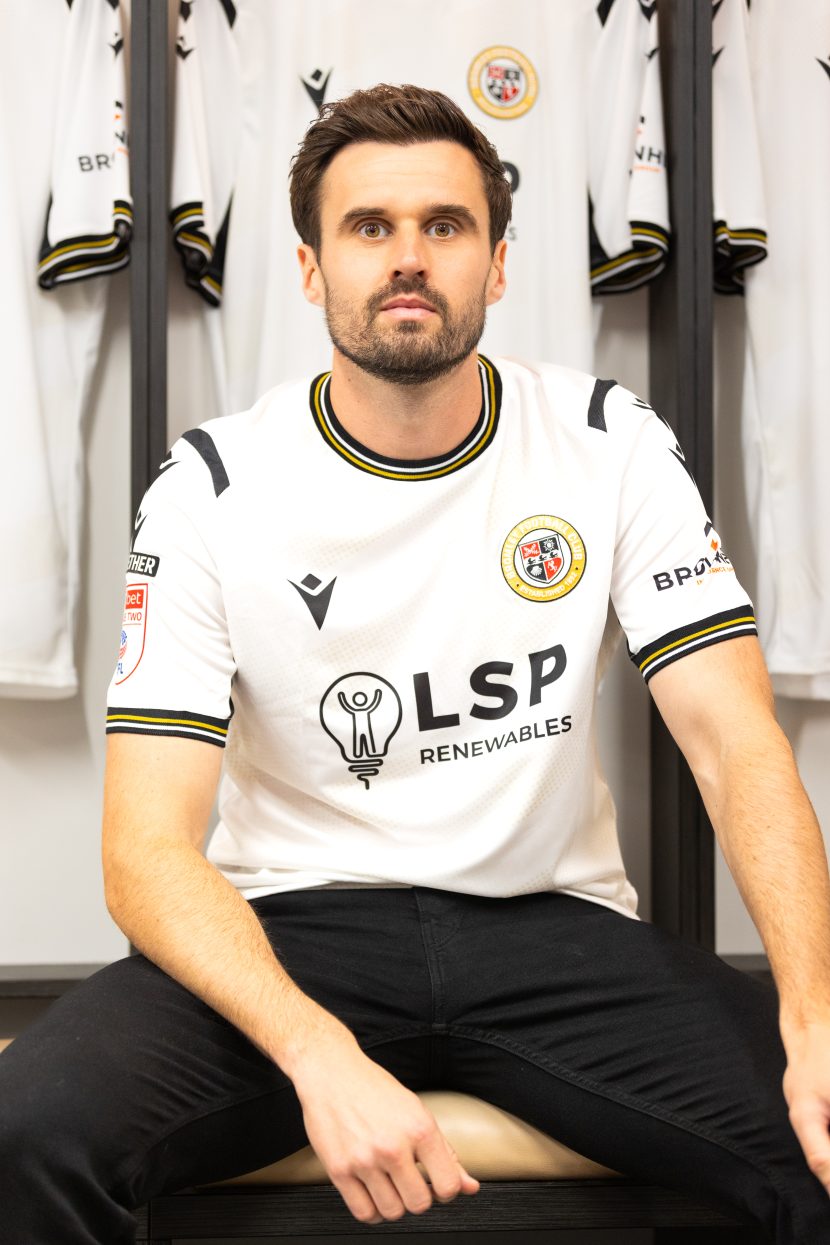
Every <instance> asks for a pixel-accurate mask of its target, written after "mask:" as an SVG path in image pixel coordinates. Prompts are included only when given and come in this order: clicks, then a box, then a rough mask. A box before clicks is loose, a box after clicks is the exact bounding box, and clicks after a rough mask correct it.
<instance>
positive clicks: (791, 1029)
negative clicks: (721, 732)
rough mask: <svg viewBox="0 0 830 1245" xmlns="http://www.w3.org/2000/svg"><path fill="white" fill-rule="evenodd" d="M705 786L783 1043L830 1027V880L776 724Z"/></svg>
mask: <svg viewBox="0 0 830 1245" xmlns="http://www.w3.org/2000/svg"><path fill="white" fill-rule="evenodd" d="M713 779H714V781H713V782H712V783H707V782H706V780H705V778H704V779H702V780H700V779H699V781H700V786H701V791H702V792H703V797H704V800H705V802H706V805H707V808H708V810H709V814H710V816H711V818H712V822H713V825H714V826H715V830H716V832H717V835H718V840H719V842H720V844H721V847H722V849H723V853H724V856H725V857H726V861H727V864H728V865H729V867H730V869H731V871H732V873H733V875H734V877H735V879H736V881H737V884H738V886H739V888H740V891H741V894H742V896H743V898H744V902H745V903H746V905H747V908H748V909H749V912H750V914H751V916H752V918H753V920H754V922H755V924H756V926H757V927H758V930H759V932H760V934H761V937H762V939H763V942H764V946H765V948H766V950H767V955H768V957H769V961H770V966H771V968H772V971H773V975H774V977H775V980H776V984H777V986H778V991H779V995H780V1000H781V1030H782V1036H783V1038H784V1041H785V1044H787V1043H788V1042H790V1041H791V1040H792V1038H793V1037H794V1036H795V1035H796V1034H797V1033H798V1032H799V1031H800V1030H803V1028H804V1027H805V1025H807V1024H810V1023H825V1024H826V1023H828V1022H830V880H828V872H827V860H826V854H825V849H824V843H823V840H822V836H821V831H820V829H819V826H818V823H817V821H816V817H815V813H814V812H813V809H812V807H811V805H810V802H809V800H808V798H807V794H806V792H805V791H804V788H803V786H802V784H801V780H800V778H799V776H798V771H797V769H796V765H795V761H794V758H793V755H792V750H791V749H790V746H789V744H788V742H787V740H786V738H785V737H784V735H783V733H782V732H781V730H780V728H779V727H778V725H777V724H776V723H775V722H774V721H773V720H770V722H769V723H763V724H762V725H761V726H760V729H759V724H757V723H753V728H752V730H751V731H748V732H747V736H746V737H744V738H735V739H732V740H731V741H730V742H729V744H728V745H727V746H726V747H725V748H724V750H723V753H722V755H721V757H720V760H719V765H718V773H717V775H716V776H715V775H713Z"/></svg>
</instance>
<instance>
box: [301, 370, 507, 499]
mask: <svg viewBox="0 0 830 1245" xmlns="http://www.w3.org/2000/svg"><path fill="white" fill-rule="evenodd" d="M478 369H479V376H480V379H481V414H480V415H479V417H478V420H477V421H476V424H475V427H474V428H473V429H472V431H471V432H470V433H469V434H468V435H467V436H466V437H465V438H464V440H463V441H462V442H461V444H460V445H457V446H456V447H455V449H452V450H450V451H449V452H448V453H447V454H441V455H439V456H438V457H437V458H418V459H398V458H384V456H383V455H382V454H376V453H375V452H374V451H373V450H370V449H367V447H366V446H365V445H361V443H360V442H359V441H356V440H355V439H354V437H351V436H349V434H348V432H347V431H346V429H345V428H344V427H343V425H342V424H341V423H340V421H339V419H338V418H337V416H336V415H335V413H334V408H333V407H332V405H331V396H330V387H331V372H323V373H322V375H320V376H315V378H314V380H313V381H312V382H311V394H310V400H311V414H312V415H313V417H314V422H315V424H316V425H317V428H318V429H319V431H320V434H321V436H322V437H323V440H324V441H326V443H327V444H328V445H330V446H331V448H332V449H333V450H334V451H335V452H336V453H338V454H339V455H340V457H341V458H345V459H346V461H347V462H349V463H351V464H352V466H353V467H358V468H359V469H360V470H361V471H368V472H369V473H370V475H374V476H382V477H383V478H384V479H385V480H435V479H438V478H439V477H441V476H448V475H451V474H452V472H453V471H459V470H460V469H461V468H462V467H466V466H467V464H468V463H471V462H472V461H473V459H475V458H478V457H479V455H481V454H483V453H484V451H485V450H486V449H487V446H488V445H489V444H490V442H491V441H492V440H493V438H494V437H495V435H496V429H497V428H498V425H499V412H500V410H501V377H500V376H499V374H498V372H497V371H496V369H495V368H494V367H493V364H492V363H491V362H490V360H489V359H485V358H484V356H483V355H479V357H478Z"/></svg>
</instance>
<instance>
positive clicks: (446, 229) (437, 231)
mask: <svg viewBox="0 0 830 1245" xmlns="http://www.w3.org/2000/svg"><path fill="white" fill-rule="evenodd" d="M427 232H428V233H431V234H432V235H433V237H435V238H451V237H452V235H453V234H454V233H455V225H452V224H450V222H449V221H448V220H438V221H436V222H435V224H434V225H430V227H429V229H428V230H427Z"/></svg>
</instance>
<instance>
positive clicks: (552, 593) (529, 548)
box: [501, 514, 585, 601]
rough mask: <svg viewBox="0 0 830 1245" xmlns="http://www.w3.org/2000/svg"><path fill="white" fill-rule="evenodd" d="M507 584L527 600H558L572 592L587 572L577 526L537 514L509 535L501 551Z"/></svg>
mask: <svg viewBox="0 0 830 1245" xmlns="http://www.w3.org/2000/svg"><path fill="white" fill-rule="evenodd" d="M501 569H502V574H503V575H504V578H505V579H506V580H507V583H508V584H509V585H510V587H511V588H512V589H513V591H514V592H516V593H518V595H519V596H520V597H524V598H525V600H527V601H556V600H558V599H559V597H564V596H566V595H567V594H568V593H569V592H572V591H573V589H574V588H575V587H576V585H577V584H578V583H579V581H580V579H581V578H582V575H583V572H584V570H585V545H584V543H583V541H582V537H581V536H580V535H579V532H578V531H577V530H576V528H575V527H572V526H571V524H570V523H567V522H566V521H565V520H564V519H559V518H557V517H556V515H552V514H535V515H532V516H531V517H530V518H529V519H523V520H522V522H521V523H517V524H516V526H515V527H514V528H513V529H512V530H511V531H510V532H509V534H508V536H507V539H506V540H505V542H504V544H503V546H502V551H501Z"/></svg>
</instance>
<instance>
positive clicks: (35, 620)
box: [0, 0, 131, 697]
mask: <svg viewBox="0 0 830 1245" xmlns="http://www.w3.org/2000/svg"><path fill="white" fill-rule="evenodd" d="M123 62H124V55H123V50H122V45H121V34H120V21H119V13H118V7H117V4H116V5H115V6H113V3H112V2H111V0H74V3H73V4H72V6H71V8H70V7H69V6H68V5H67V3H66V0H27V3H26V4H18V3H12V2H11V0H5V2H3V3H0V218H2V221H3V228H2V229H1V230H0V267H1V268H2V272H3V280H2V282H1V283H0V330H1V331H0V368H1V369H2V375H3V384H4V389H5V392H6V394H7V400H6V401H5V402H4V403H3V407H2V413H0V425H1V426H2V438H3V455H2V460H0V524H2V530H3V547H4V551H5V572H6V580H5V590H4V592H3V594H2V601H0V695H4V696H23V697H38V696H68V695H72V694H73V693H74V692H75V691H76V688H77V675H76V671H75V664H74V659H73V643H72V640H73V631H74V614H75V601H76V596H77V586H78V572H79V567H78V562H79V556H78V544H79V522H80V483H81V472H80V462H79V452H80V423H81V415H82V412H83V410H84V407H85V405H86V401H87V395H88V391H89V385H90V382H91V379H92V373H93V369H94V365H95V358H96V355H97V350H98V345H99V341H100V337H101V331H102V326H103V319H104V311H105V303H106V288H105V285H106V283H101V282H83V283H82V284H81V285H80V286H78V285H77V282H78V279H79V278H83V277H88V276H94V275H96V274H97V273H101V272H108V271H111V270H112V269H114V268H119V267H122V266H123V265H124V264H125V263H126V262H127V241H128V236H129V228H130V219H131V212H130V204H129V195H128V189H127V182H126V154H125V143H126V133H125V120H124V98H125V96H124V70H123ZM71 282H75V283H76V284H75V285H71V284H70V283H71ZM56 285H59V286H60V288H58V289H50V287H52V286H56ZM46 289H49V290H50V292H48V293H46V292H45V290H46Z"/></svg>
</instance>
